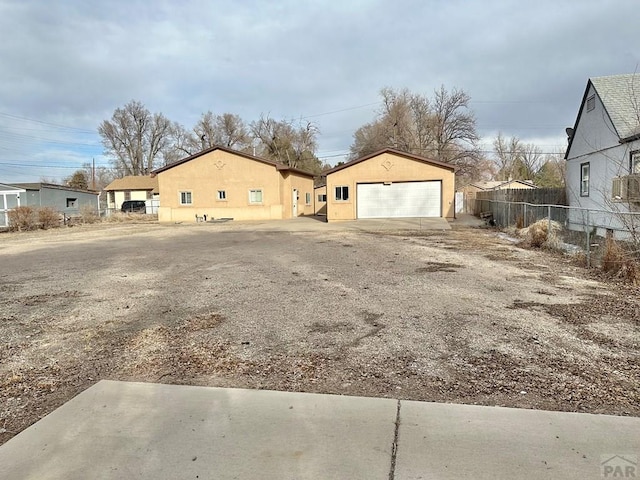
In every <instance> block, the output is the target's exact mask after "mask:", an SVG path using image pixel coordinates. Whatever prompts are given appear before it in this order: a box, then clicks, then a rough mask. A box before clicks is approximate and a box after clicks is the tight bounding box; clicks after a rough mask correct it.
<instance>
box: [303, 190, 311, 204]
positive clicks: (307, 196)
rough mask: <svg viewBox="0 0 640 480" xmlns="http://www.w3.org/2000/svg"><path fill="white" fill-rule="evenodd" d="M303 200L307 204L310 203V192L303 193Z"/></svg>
mask: <svg viewBox="0 0 640 480" xmlns="http://www.w3.org/2000/svg"><path fill="white" fill-rule="evenodd" d="M304 201H305V203H306V204H307V205H311V194H310V193H305V194H304Z"/></svg>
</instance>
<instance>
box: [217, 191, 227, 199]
mask: <svg viewBox="0 0 640 480" xmlns="http://www.w3.org/2000/svg"><path fill="white" fill-rule="evenodd" d="M226 199H227V191H226V190H218V200H226Z"/></svg>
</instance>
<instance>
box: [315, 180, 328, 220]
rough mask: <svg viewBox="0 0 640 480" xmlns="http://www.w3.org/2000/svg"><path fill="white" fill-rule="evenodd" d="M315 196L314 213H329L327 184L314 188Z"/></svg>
mask: <svg viewBox="0 0 640 480" xmlns="http://www.w3.org/2000/svg"><path fill="white" fill-rule="evenodd" d="M313 196H314V201H315V208H314V213H315V214H316V215H326V214H327V186H326V185H318V186H317V187H314V189H313Z"/></svg>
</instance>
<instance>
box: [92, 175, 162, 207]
mask: <svg viewBox="0 0 640 480" xmlns="http://www.w3.org/2000/svg"><path fill="white" fill-rule="evenodd" d="M104 191H105V192H106V193H107V208H108V209H110V210H120V208H121V207H122V203H123V202H126V201H128V200H144V201H145V202H146V206H147V213H157V210H158V205H159V204H160V191H159V189H158V179H157V178H156V177H151V176H134V175H130V176H127V177H122V178H117V179H115V180H114V181H113V182H111V183H110V184H109V185H107V186H106V187H105V188H104Z"/></svg>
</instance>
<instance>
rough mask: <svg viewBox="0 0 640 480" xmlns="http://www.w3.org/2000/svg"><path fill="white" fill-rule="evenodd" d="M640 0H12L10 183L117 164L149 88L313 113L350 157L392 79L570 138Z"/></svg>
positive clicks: (525, 132)
mask: <svg viewBox="0 0 640 480" xmlns="http://www.w3.org/2000/svg"><path fill="white" fill-rule="evenodd" d="M638 18H639V3H638V1H637V0H608V1H604V0H564V1H563V0H537V1H535V2H525V1H522V0H519V1H506V0H504V1H499V0H483V1H471V0H468V1H461V0H460V1H457V0H416V1H413V0H394V1H392V0H385V1H373V0H370V1H368V0H335V1H334V0H332V1H319V0H318V1H308V2H305V1H300V0H293V1H240V0H230V1H213V0H210V1H205V0H200V1H198V0H181V1H177V0H175V1H169V0H166V1H161V0H153V1H152V0H146V1H145V0H126V1H124V0H109V1H102V2H99V1H87V0H57V1H54V2H51V1H45V0H0V32H2V41H1V42H0V71H1V75H0V183H3V182H5V183H6V182H9V183H10V182H20V181H37V180H39V179H40V178H41V177H47V178H61V177H65V176H68V175H70V174H71V173H72V172H73V171H74V170H75V169H77V168H79V167H80V166H81V165H82V163H84V162H90V161H91V159H92V158H95V160H96V164H97V165H107V164H108V159H107V158H106V157H104V156H103V154H102V153H103V149H102V146H101V144H100V137H99V135H98V134H97V127H98V125H99V124H100V122H101V121H102V120H105V119H109V118H110V117H111V115H112V114H113V111H114V110H115V109H116V108H117V107H121V106H123V105H125V104H126V103H127V102H129V101H130V100H139V101H141V102H142V103H143V104H144V105H145V106H146V107H147V108H148V109H149V110H150V111H152V112H162V113H164V114H165V115H166V116H167V117H168V118H170V119H171V120H173V121H177V122H179V123H181V124H183V125H184V126H186V127H188V128H191V127H192V126H193V125H194V123H195V122H196V121H197V119H198V118H199V117H200V115H201V114H202V113H203V112H206V111H208V110H211V111H213V112H214V113H224V112H231V113H236V114H239V115H240V116H241V117H242V118H243V119H244V120H245V121H247V122H250V121H252V120H255V119H257V118H258V117H259V116H260V114H261V113H265V114H269V115H271V116H272V117H274V118H276V119H282V118H285V119H294V120H295V119H300V118H301V117H302V118H305V119H307V120H310V121H313V122H315V123H316V124H317V126H318V127H319V129H320V136H319V150H318V156H320V157H321V158H326V159H327V160H328V161H329V162H330V163H335V162H337V161H339V160H342V157H341V155H344V154H346V153H347V152H348V149H349V146H350V145H351V142H352V136H353V133H354V132H355V130H356V129H357V128H358V127H360V126H361V125H363V124H364V123H366V122H369V121H371V120H373V118H374V117H375V114H376V111H377V110H378V109H379V108H380V104H379V100H380V96H379V91H380V89H381V88H383V87H394V88H403V87H407V88H409V89H410V90H411V91H413V92H416V93H422V94H425V95H428V96H431V95H432V94H433V90H434V89H435V88H438V87H439V86H440V85H444V86H445V87H446V88H447V89H452V88H454V87H456V88H461V89H463V90H465V91H466V92H467V93H468V94H469V95H470V96H471V100H472V103H471V107H472V109H473V111H474V113H475V115H476V118H477V125H478V130H479V133H480V135H481V136H482V137H483V149H486V150H490V149H491V139H492V138H493V137H494V136H495V135H496V134H497V133H498V131H501V132H502V133H503V134H504V135H506V136H512V135H516V136H518V137H519V138H521V139H523V140H525V141H527V142H535V143H537V144H539V145H540V147H541V148H542V149H543V150H544V151H545V152H547V151H554V150H556V149H558V148H562V147H563V146H564V145H565V144H566V136H565V133H564V129H565V127H567V126H572V125H573V123H574V121H575V117H576V114H577V110H578V107H579V104H580V101H581V100H582V95H583V93H584V89H585V86H586V82H587V79H588V78H589V77H593V76H602V75H612V74H620V73H633V72H634V71H636V70H640V67H639V64H640V33H639V31H638Z"/></svg>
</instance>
